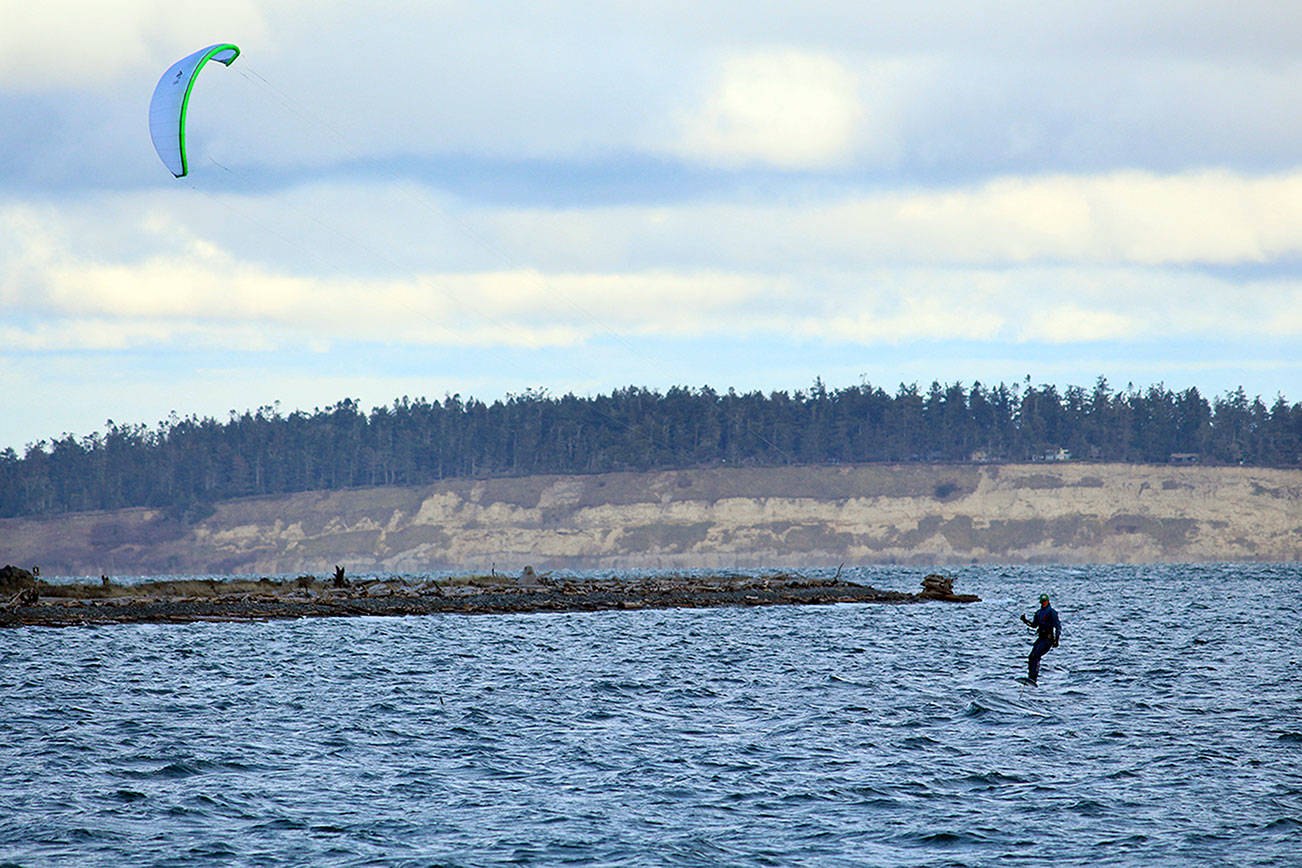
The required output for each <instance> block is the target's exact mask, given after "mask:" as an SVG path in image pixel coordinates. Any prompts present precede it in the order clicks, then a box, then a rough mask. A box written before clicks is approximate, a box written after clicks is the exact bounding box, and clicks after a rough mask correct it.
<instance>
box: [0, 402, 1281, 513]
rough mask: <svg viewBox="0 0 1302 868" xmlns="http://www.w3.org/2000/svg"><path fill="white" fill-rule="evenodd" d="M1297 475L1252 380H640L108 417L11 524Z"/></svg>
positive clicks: (51, 459)
mask: <svg viewBox="0 0 1302 868" xmlns="http://www.w3.org/2000/svg"><path fill="white" fill-rule="evenodd" d="M1178 454H1184V455H1185V456H1197V460H1199V461H1201V462H1203V463H1220V464H1251V465H1268V466H1288V467H1296V466H1299V464H1302V404H1290V403H1288V402H1287V401H1286V400H1285V399H1284V398H1283V397H1282V396H1281V397H1279V398H1277V399H1276V400H1275V401H1274V402H1273V403H1272V404H1271V405H1269V406H1267V404H1266V403H1264V402H1263V401H1262V400H1261V398H1260V397H1257V398H1251V399H1250V398H1249V397H1248V396H1247V394H1246V393H1245V392H1244V390H1243V388H1242V387H1240V388H1239V389H1237V390H1235V391H1233V392H1230V393H1227V394H1225V395H1222V396H1219V397H1216V398H1213V399H1212V400H1210V401H1209V400H1208V399H1206V398H1204V397H1203V396H1202V395H1201V394H1200V393H1199V392H1198V390H1197V389H1196V388H1190V389H1186V390H1184V391H1173V390H1171V389H1167V388H1165V387H1164V386H1162V385H1161V384H1159V385H1155V386H1150V387H1148V388H1144V389H1140V388H1136V387H1134V386H1127V387H1126V388H1125V389H1122V390H1119V391H1116V390H1113V389H1112V388H1111V387H1110V386H1109V384H1108V382H1107V381H1106V380H1105V379H1103V378H1099V380H1098V381H1097V382H1096V383H1095V385H1094V386H1093V388H1092V389H1086V388H1082V387H1078V386H1071V387H1069V388H1067V389H1065V390H1064V391H1059V390H1058V389H1057V388H1056V387H1054V386H1052V385H1040V386H1034V385H1032V384H1031V383H1030V381H1029V378H1028V379H1027V380H1026V381H1025V382H1018V383H1014V384H1013V385H1011V386H1008V385H1005V384H1002V383H1001V384H999V385H997V386H993V387H989V386H984V385H982V384H981V383H979V382H978V383H973V384H972V385H971V387H965V386H964V385H963V384H962V383H952V384H941V383H935V382H934V383H932V384H931V386H930V388H928V389H925V390H923V389H920V388H919V387H918V386H917V385H916V384H912V385H904V384H902V385H900V387H899V388H898V389H897V390H895V392H894V393H893V394H892V393H890V392H887V391H886V390H884V389H882V388H880V387H875V386H872V385H869V384H867V383H865V384H862V385H859V386H851V387H846V388H841V389H835V390H829V389H828V388H827V387H826V386H825V385H824V384H823V383H822V381H821V380H819V381H815V383H814V385H813V386H812V387H811V388H809V389H808V390H800V391H796V392H794V393H788V392H785V391H776V392H770V393H768V394H764V393H762V392H758V391H755V392H747V393H739V392H736V391H734V390H732V389H729V390H728V391H726V392H718V391H715V390H714V389H711V388H709V387H702V388H686V387H675V388H671V389H669V390H668V391H666V392H663V393H661V392H659V391H655V390H652V389H646V388H639V387H628V388H625V389H619V390H617V391H614V392H612V393H610V394H608V395H598V396H595V397H580V396H576V395H573V394H567V395H564V396H561V397H554V396H550V395H548V394H547V393H546V392H545V391H542V390H537V391H535V390H529V391H526V392H524V393H523V394H518V395H510V396H508V397H506V398H505V399H502V400H497V401H494V402H492V403H491V404H490V403H485V402H483V401H480V400H477V399H474V398H469V399H465V400H463V399H462V398H461V397H460V396H459V395H452V396H448V397H446V398H444V399H443V400H442V401H429V400H426V399H424V398H418V399H415V400H412V399H409V398H402V399H399V400H396V401H394V402H393V404H392V405H390V406H385V407H376V408H374V409H372V410H371V411H370V412H369V413H368V412H365V411H364V410H363V409H362V408H361V407H360V406H359V404H358V402H357V401H355V400H352V399H348V400H343V401H340V402H339V403H337V404H335V405H333V406H331V407H327V408H325V409H316V410H314V411H313V412H310V413H308V412H303V411H296V412H293V413H289V414H288V415H285V414H282V413H281V412H280V410H279V408H278V407H262V408H260V409H258V410H256V411H245V412H243V413H236V412H232V413H231V414H230V418H229V419H227V420H226V421H224V422H222V421H217V420H215V419H212V418H199V417H195V416H189V417H180V416H178V415H176V414H175V413H173V414H172V415H171V416H170V417H169V418H168V419H166V420H165V421H163V422H161V423H159V424H158V425H157V426H156V427H152V428H151V427H148V426H145V425H134V424H126V425H124V424H118V423H115V422H113V421H111V420H110V421H109V422H108V423H107V424H106V429H105V430H104V431H103V432H97V433H94V434H90V435H88V436H81V437H78V436H74V435H72V434H65V435H63V437H61V438H59V439H55V440H52V441H49V442H46V441H41V442H38V443H34V444H31V445H29V446H28V447H27V448H26V450H25V452H24V454H23V455H21V456H20V455H19V454H17V452H15V450H13V449H6V450H4V451H2V452H0V516H5V517H12V516H21V515H51V514H57V513H63V512H79V511H86V510H97V509H117V508H120V507H127V506H151V507H165V508H167V509H169V510H171V511H172V512H173V513H174V514H175V516H176V517H178V518H194V517H198V516H199V515H202V514H206V512H207V511H209V510H210V509H211V507H209V506H208V504H210V503H212V502H213V501H217V500H224V499H227V498H235V497H245V496H250V495H267V494H283V493H289V492H295V491H308V490H318V489H326V490H329V489H340V488H350V487H357V486H371V485H412V484H424V483H429V482H433V481H436V480H440V479H448V478H453V477H486V476H523V475H529V474H539V473H549V474H550V473H555V474H571V473H599V472H606V471H621V470H632V471H640V470H653V469H668V468H684V467H696V466H709V465H731V466H772V465H785V464H815V463H826V462H846V463H855V462H899V461H973V460H989V461H1028V460H1040V459H1044V458H1064V457H1067V456H1070V457H1072V458H1074V459H1085V460H1099V461H1120V462H1131V463H1143V462H1149V463H1151V462H1167V461H1169V460H1171V457H1172V455H1178Z"/></svg>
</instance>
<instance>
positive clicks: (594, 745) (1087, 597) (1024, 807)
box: [0, 565, 1302, 866]
mask: <svg viewBox="0 0 1302 868" xmlns="http://www.w3.org/2000/svg"><path fill="white" fill-rule="evenodd" d="M922 572H923V571H921V570H916V569H903V568H878V569H866V570H863V571H860V572H858V573H856V574H855V577H856V578H859V579H861V580H863V581H867V582H870V583H871V584H874V585H876V586H878V587H887V588H895V589H900V590H912V589H913V588H915V587H916V585H917V582H918V580H919V579H920V578H921V574H922ZM958 574H959V576H960V579H959V583H958V586H959V589H960V590H963V591H972V592H975V593H978V594H980V595H981V596H982V597H983V598H984V602H982V603H979V604H975V605H971V606H955V605H946V604H938V603H931V604H925V605H915V606H889V605H840V606H832V607H767V608H747V609H712V610H678V611H635V612H591V613H581V614H537V615H511V616H462V615H447V616H437V615H436V616H429V617H423V618H398V619H380V618H340V619H321V620H304V621H295V622H276V623H266V624H195V625H188V626H171V625H167V626H160V625H123V626H109V627H96V628H77V629H64V630H46V629H20V630H10V631H3V632H0V679H2V681H3V685H4V686H3V697H4V703H3V709H2V711H0V862H2V861H4V860H8V861H9V862H10V863H17V864H21V865H52V864H53V865H64V864H66V865H228V864H241V865H242V864H253V865H291V864H292V865H301V864H334V865H492V864H503V863H508V864H523V865H614V864H620V865H627V864H635V865H738V866H741V865H846V866H849V865H984V864H1008V865H1031V864H1041V863H1045V862H1047V861H1053V862H1055V863H1057V864H1066V865H1072V864H1090V865H1103V864H1119V865H1139V864H1162V865H1180V864H1188V865H1195V864H1244V865H1256V864H1261V865H1295V864H1299V863H1300V862H1302V771H1299V769H1300V768H1302V667H1300V664H1302V621H1300V620H1299V619H1300V618H1302V590H1300V588H1302V584H1300V580H1302V566H1298V565H1288V566H1241V565H1240V566H1196V567H1169V566H1162V567H1103V568H1065V567H1058V568H1041V567H1018V568H989V567H983V568H977V567H973V568H964V569H962V570H961V571H959V573H958ZM1041 590H1048V591H1049V592H1050V593H1051V594H1053V596H1054V604H1055V606H1056V608H1058V610H1059V612H1060V613H1061V615H1062V619H1063V624H1064V629H1065V633H1064V637H1063V642H1062V645H1061V647H1060V648H1058V649H1056V650H1054V651H1052V652H1050V654H1049V655H1048V656H1047V657H1046V658H1045V661H1044V670H1043V674H1042V677H1041V683H1040V686H1039V687H1038V688H1032V687H1024V686H1022V685H1020V684H1019V683H1018V682H1017V681H1016V678H1017V677H1018V676H1019V675H1023V674H1024V672H1025V655H1026V653H1027V650H1028V645H1027V637H1028V635H1029V633H1028V631H1027V630H1026V629H1025V628H1024V627H1022V626H1021V624H1020V623H1019V622H1018V621H1017V615H1018V613H1019V612H1026V613H1028V614H1029V613H1030V612H1031V611H1032V609H1033V608H1034V605H1035V604H1034V599H1035V596H1036V595H1038V594H1039V592H1040V591H1041Z"/></svg>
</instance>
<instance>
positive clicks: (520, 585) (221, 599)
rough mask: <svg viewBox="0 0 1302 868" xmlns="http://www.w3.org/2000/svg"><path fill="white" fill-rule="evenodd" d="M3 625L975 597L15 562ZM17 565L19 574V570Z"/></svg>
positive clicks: (681, 581) (719, 580) (945, 585)
mask: <svg viewBox="0 0 1302 868" xmlns="http://www.w3.org/2000/svg"><path fill="white" fill-rule="evenodd" d="M4 569H5V570H6V571H11V572H9V573H6V574H5V575H6V576H9V577H14V576H17V579H12V578H11V580H10V581H7V582H2V583H0V584H4V585H5V587H4V588H3V589H2V590H3V592H4V594H5V602H4V603H3V604H2V605H0V627H23V626H40V627H71V626H82V625H92V624H127V623H191V622H196V621H265V620H271V619H283V618H319V617H347V616H358V615H429V614H433V613H438V612H450V613H459V614H492V613H496V614H502V613H515V612H575V611H595V610H609V609H667V608H699V607H709V606H767V605H815V604H829V603H918V602H925V601H928V600H938V601H945V602H956V603H968V602H974V601H976V600H977V599H978V598H977V597H975V596H973V595H970V594H955V593H954V591H953V580H952V579H949V578H947V577H943V576H936V575H931V576H927V577H926V578H925V579H923V582H922V587H923V590H922V591H921V592H919V593H916V594H906V593H902V592H900V591H883V590H878V589H877V588H873V587H871V586H869V585H859V584H854V583H852V582H846V581H843V580H841V579H815V578H808V577H804V576H799V575H792V574H788V573H775V574H773V575H767V576H759V577H756V576H728V575H720V576H714V577H709V578H701V577H679V576H669V577H666V576H656V577H650V578H643V579H633V580H616V579H606V580H553V579H552V578H551V577H550V576H548V575H546V574H544V575H538V574H536V573H534V571H533V570H532V569H529V568H525V570H524V572H522V573H521V574H520V575H519V576H518V577H514V576H501V575H492V576H476V577H458V578H455V579H439V580H437V581H435V580H424V581H420V580H408V579H401V578H393V579H385V580H370V581H366V582H358V583H353V582H350V581H348V580H347V579H346V578H345V577H344V575H343V571H342V570H338V571H337V572H336V575H335V578H334V579H318V578H316V577H315V576H302V577H300V578H298V579H294V580H291V581H285V582H277V581H272V580H270V579H261V580H259V581H243V580H240V581H234V580H233V581H224V582H219V581H205V580H191V581H170V582H151V583H147V584H142V585H131V586H124V585H117V584H114V583H112V582H110V581H109V580H107V579H105V580H104V581H103V582H101V584H99V585H84V584H83V585H52V584H48V583H45V582H41V581H39V580H37V579H36V578H35V577H34V576H32V575H31V574H30V573H26V574H25V576H24V575H22V574H24V573H25V571H22V570H16V568H12V567H6V568H4ZM15 570H16V572H15Z"/></svg>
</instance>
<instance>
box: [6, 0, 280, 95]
mask: <svg viewBox="0 0 1302 868" xmlns="http://www.w3.org/2000/svg"><path fill="white" fill-rule="evenodd" d="M258 6H259V4H258V3H255V2H252V0H224V2H222V3H220V4H217V3H206V2H198V0H181V2H177V0H113V2H104V0H43V2H41V3H28V2H25V0H0V21H3V22H4V25H3V27H0V82H3V83H4V84H3V87H4V90H7V91H47V90H54V89H63V88H67V89H90V90H99V89H102V88H105V87H108V86H110V84H114V85H116V83H117V82H118V81H119V79H120V77H121V75H122V74H123V73H125V72H127V71H129V70H139V69H141V68H142V67H148V66H149V65H150V64H151V63H152V64H154V65H157V66H158V71H159V72H160V73H161V72H162V70H163V69H166V68H167V66H168V64H170V63H172V62H173V61H174V60H177V59H178V58H180V57H183V56H184V55H186V54H188V53H190V52H191V51H194V50H195V49H198V48H202V47H203V46H205V45H210V44H212V43H214V42H224V41H227V40H245V41H251V42H253V43H260V42H261V41H262V40H264V39H265V38H266V34H267V25H266V22H265V21H264V19H263V17H262V15H261V14H260V13H259V11H258ZM152 85H153V82H150V83H149V86H150V87H151V88H152Z"/></svg>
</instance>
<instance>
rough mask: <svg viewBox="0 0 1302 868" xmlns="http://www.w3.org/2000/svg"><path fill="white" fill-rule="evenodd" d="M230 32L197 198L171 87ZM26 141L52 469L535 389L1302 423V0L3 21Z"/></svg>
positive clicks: (260, 10)
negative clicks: (266, 418)
mask: <svg viewBox="0 0 1302 868" xmlns="http://www.w3.org/2000/svg"><path fill="white" fill-rule="evenodd" d="M219 5H220V8H216V7H218V6H219ZM218 42H232V43H235V44H237V45H238V46H239V47H240V48H241V49H242V52H243V53H242V55H241V56H240V57H239V58H238V59H237V60H236V61H235V62H234V63H233V64H232V65H231V66H230V67H229V68H228V67H223V66H220V65H217V64H210V65H209V66H208V67H207V68H206V69H205V70H204V71H203V73H202V74H201V75H200V77H199V80H198V82H197V83H196V85H195V90H194V94H193V98H192V102H191V106H190V113H189V126H188V133H187V138H188V143H189V160H190V167H191V173H190V176H189V177H187V178H185V179H181V180H177V179H175V178H173V177H172V175H171V174H170V172H168V170H167V169H166V168H165V167H164V166H163V164H162V162H161V161H160V160H159V158H158V156H157V155H156V154H155V153H154V151H153V146H152V144H151V142H150V138H149V133H148V125H147V117H146V114H147V108H148V102H149V98H150V95H151V93H152V92H153V89H154V85H155V83H156V82H157V80H158V78H159V76H160V75H161V74H162V72H163V70H165V69H166V68H167V67H168V66H169V65H170V64H172V63H173V62H174V61H176V60H178V59H180V58H181V57H183V56H185V55H187V54H189V53H190V52H192V51H195V50H196V49H199V48H202V47H204V46H206V45H209V44H212V43H218ZM0 120H2V121H3V123H0V449H3V448H4V447H6V446H12V447H14V448H15V449H17V450H18V451H19V453H20V454H21V453H22V451H23V449H24V447H25V446H26V445H27V444H29V443H32V442H35V441H38V440H42V439H50V438H55V437H59V436H61V435H62V434H63V433H64V432H71V433H74V434H77V435H84V434H89V433H91V432H93V431H96V430H102V429H103V428H104V426H105V424H106V421H107V420H109V419H112V420H115V421H116V422H119V423H145V424H149V425H151V426H152V425H154V424H156V423H158V422H159V421H160V420H162V419H164V418H165V417H167V415H168V414H169V413H171V412H173V411H175V412H176V413H179V414H180V415H182V416H187V415H191V414H197V415H202V416H215V417H217V418H219V419H225V418H226V417H227V414H228V413H229V411H231V410H241V411H242V410H244V409H247V408H256V407H259V406H263V405H270V404H273V402H277V401H278V402H279V403H280V408H281V410H282V412H289V411H292V410H294V409H297V408H301V409H305V410H311V409H313V408H314V407H318V406H326V405H329V404H333V403H335V402H336V401H338V400H341V399H343V398H356V399H359V400H360V401H361V402H362V404H363V406H364V407H367V408H369V407H372V406H374V405H377V404H388V403H390V402H392V401H393V400H394V399H395V398H398V397H401V396H404V395H408V396H411V397H413V398H415V397H417V396H425V397H428V398H431V399H441V398H442V397H443V396H444V395H446V394H461V395H462V396H463V397H465V396H470V395H474V396H477V397H480V398H483V399H486V400H492V399H494V398H499V397H503V396H505V395H507V394H509V393H518V392H522V391H524V390H525V389H529V388H532V389H546V390H547V391H548V392H549V393H551V394H563V393H565V392H569V391H574V392H576V393H579V394H592V393H598V392H606V391H609V390H611V389H613V388H618V387H620V386H625V385H645V386H650V387H653V388H659V389H665V388H668V387H669V386H672V385H675V384H679V385H690V386H702V385H711V386H713V387H715V388H718V389H726V388H728V387H729V386H733V387H736V388H738V389H740V390H750V389H757V388H758V389H762V390H765V391H768V390H773V389H787V390H794V389H799V388H807V387H808V386H809V385H810V384H812V383H813V381H814V379H815V378H816V377H821V378H822V379H823V381H824V382H825V383H826V384H827V385H829V386H831V387H840V386H845V385H856V384H859V383H861V382H870V383H872V384H874V385H880V386H883V387H885V388H887V389H888V390H889V391H892V392H893V391H894V390H895V388H896V387H897V386H898V385H899V384H900V383H901V382H910V383H911V382H918V383H919V384H920V385H922V386H924V387H925V386H926V385H927V384H929V383H930V382H931V381H933V380H939V381H941V382H952V381H961V382H963V383H965V384H969V385H970V384H971V383H972V382H973V381H974V380H980V381H982V382H985V383H995V382H1000V381H1003V382H1008V383H1012V382H1014V381H1018V380H1022V379H1023V378H1024V377H1026V376H1028V375H1029V376H1030V377H1031V379H1032V380H1033V381H1034V382H1036V383H1055V384H1058V385H1060V386H1065V385H1069V384H1077V385H1083V386H1092V385H1093V383H1094V381H1095V379H1096V378H1097V377H1098V376H1100V375H1102V376H1106V377H1107V378H1108V379H1109V381H1110V382H1111V383H1112V385H1113V386H1114V387H1118V388H1124V387H1125V385H1126V384H1127V383H1131V382H1133V383H1134V384H1136V385H1137V386H1147V385H1150V384H1155V383H1159V382H1161V383H1164V384H1165V385H1167V386H1168V387H1170V388H1177V389H1183V388H1187V387H1189V386H1197V387H1199V388H1200V389H1201V390H1202V391H1203V392H1204V394H1207V395H1209V396H1211V395H1218V394H1222V393H1224V392H1226V391H1228V390H1230V389H1232V388H1234V387H1236V386H1238V385H1243V386H1244V387H1245V388H1246V389H1247V390H1248V392H1249V394H1250V395H1256V394H1260V395H1262V396H1263V397H1264V398H1265V399H1266V400H1267V401H1270V400H1272V399H1273V398H1274V397H1275V396H1276V395H1277V394H1280V393H1282V394H1284V395H1285V396H1286V397H1288V398H1290V399H1291V400H1294V401H1296V400H1302V351H1300V346H1302V345H1300V343H1299V339H1300V338H1302V16H1299V15H1298V14H1297V7H1296V4H1295V3H1286V2H1269V0H1267V2H1256V3H1242V2H1234V3H1231V2H1210V0H1209V2H1200V3H1177V2H1141V3H1128V4H1110V3H1099V2H1098V0H1091V2H1055V3H1044V2H1034V3H1032V2H1028V3H1015V2H1005V3H984V4H982V3H972V2H970V0H963V2H958V0H955V2H919V0H913V2H908V3H905V2H881V3H871V2H864V0H853V2H820V3H815V4H812V6H811V4H810V3H809V2H808V0H800V2H795V0H793V2H789V3H786V2H771V3H759V2H747V3H736V2H730V0H720V2H711V3H678V2H663V3H658V4H649V3H645V2H641V0H639V2H622V0H606V2H604V3H599V4H598V3H589V2H563V0H562V2H555V0H553V2H547V3H505V2H492V0H473V2H472V0H465V2H456V0H447V2H437V0H421V2H340V3H330V2H314V3H302V2H288V0H265V2H248V0H224V2H223V3H222V4H212V3H186V2H176V0H168V2H163V0H135V2H132V0H122V2H106V0H43V2H41V3H33V2H30V0H0Z"/></svg>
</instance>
